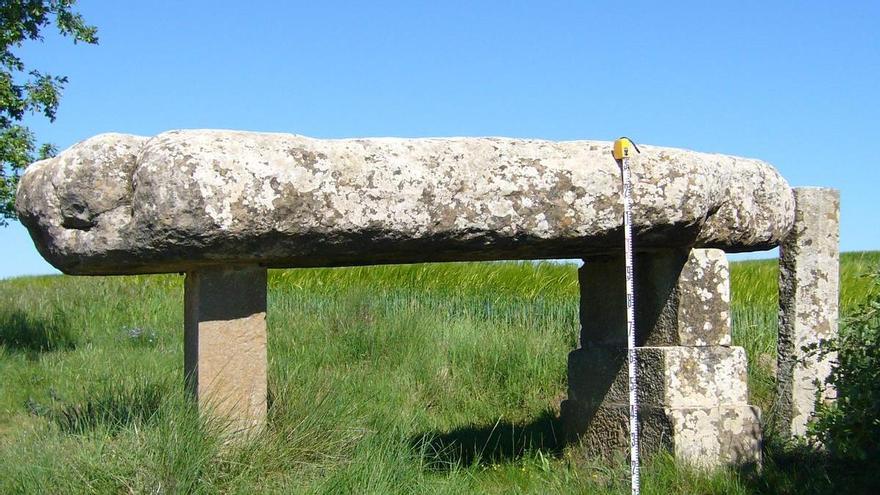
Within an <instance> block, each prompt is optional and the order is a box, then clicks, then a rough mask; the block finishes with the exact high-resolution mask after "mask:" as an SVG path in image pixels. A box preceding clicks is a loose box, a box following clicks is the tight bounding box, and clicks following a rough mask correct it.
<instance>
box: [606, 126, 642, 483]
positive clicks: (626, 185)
mask: <svg viewBox="0 0 880 495" xmlns="http://www.w3.org/2000/svg"><path fill="white" fill-rule="evenodd" d="M631 150H635V151H636V152H637V153H641V152H640V151H639V148H638V147H637V146H636V143H634V142H632V141H631V140H630V139H629V138H625V137H622V138H620V139H618V140H616V141H614V148H613V150H612V152H611V154H612V155H614V159H615V160H617V163H618V164H619V165H620V175H621V177H622V180H623V239H624V240H623V244H624V246H623V247H624V259H625V262H624V264H625V272H626V358H627V359H626V360H627V367H628V368H629V370H628V371H629V467H630V480H631V487H632V494H633V495H638V494H639V411H638V384H637V383H636V314H635V313H636V311H635V308H636V301H635V290H634V283H633V274H634V272H633V239H632V181H631V177H630V172H629V159H630V156H632V151H631Z"/></svg>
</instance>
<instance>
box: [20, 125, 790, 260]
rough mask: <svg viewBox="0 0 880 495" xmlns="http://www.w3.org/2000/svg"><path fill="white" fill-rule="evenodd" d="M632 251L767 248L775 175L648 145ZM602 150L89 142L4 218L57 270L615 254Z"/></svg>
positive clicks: (477, 142)
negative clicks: (17, 222)
mask: <svg viewBox="0 0 880 495" xmlns="http://www.w3.org/2000/svg"><path fill="white" fill-rule="evenodd" d="M632 171H633V178H634V180H635V186H634V190H633V196H634V200H635V204H636V210H635V212H634V224H635V225H634V227H635V233H636V245H637V248H638V249H642V250H647V249H653V248H660V247H681V246H697V247H718V248H722V249H725V250H727V251H750V250H761V249H769V248H772V247H774V246H776V245H777V244H778V243H779V241H780V239H782V238H783V237H785V235H786V234H787V233H788V231H789V229H790V228H791V225H792V222H793V218H794V213H793V212H794V200H793V196H792V192H791V189H790V188H789V186H788V184H787V183H786V181H785V180H784V179H783V178H782V177H781V176H780V175H779V174H778V173H777V172H776V170H774V169H773V168H772V167H771V166H769V165H768V164H766V163H763V162H761V161H758V160H751V159H744V158H735V157H731V156H724V155H714V154H705V153H696V152H691V151H684V150H678V149H670V148H659V147H652V146H644V147H642V154H641V155H638V156H637V157H636V158H635V159H634V160H633V163H632ZM619 176H620V174H619V169H618V167H617V165H616V164H615V162H614V161H613V159H611V155H610V143H607V142H596V141H571V142H551V141H538V140H522V139H506V138H450V139H391V138H387V139H347V140H317V139H310V138H307V137H302V136H296V135H288V134H262V133H250V132H234V131H206V130H193V131H171V132H166V133H163V134H160V135H158V136H155V137H152V138H147V137H139V136H129V135H121V134H104V135H99V136H96V137H94V138H91V139H89V140H86V141H84V142H82V143H79V144H77V145H75V146H73V147H71V148H70V149H68V150H66V151H65V152H63V153H61V154H60V155H59V156H57V157H55V158H52V159H49V160H45V161H41V162H37V163H35V164H33V165H31V166H30V167H29V168H28V170H27V171H26V172H25V174H24V176H23V177H22V180H21V183H20V186H19V190H18V197H17V209H18V213H19V216H20V218H21V220H22V222H23V223H24V224H25V225H26V226H27V228H28V229H29V230H30V232H31V236H32V237H33V239H34V240H35V242H36V244H37V247H38V249H39V250H40V252H41V253H42V254H43V256H44V257H45V258H46V259H47V260H49V262H51V263H52V264H53V265H55V266H56V267H58V268H59V269H60V270H62V271H64V272H66V273H71V274H125V273H155V272H171V271H183V270H191V269H194V268H196V267H199V266H208V265H216V264H242V265H245V264H261V265H264V266H269V267H297V266H322V265H324V266H333V265H354V264H372V263H395V262H396V263H404V262H421V261H453V260H487V259H529V258H576V257H583V256H584V255H587V254H591V253H606V252H611V251H616V250H617V249H619V246H620V245H621V244H622V242H621V241H622V229H621V224H622V207H621V204H620V203H621V202H620V192H621V186H620V178H619Z"/></svg>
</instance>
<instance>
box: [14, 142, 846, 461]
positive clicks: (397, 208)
mask: <svg viewBox="0 0 880 495" xmlns="http://www.w3.org/2000/svg"><path fill="white" fill-rule="evenodd" d="M640 148H641V154H639V155H636V156H635V157H634V158H633V159H632V160H631V168H632V176H633V182H634V186H633V198H634V211H633V226H634V236H635V249H636V265H635V284H636V308H637V315H636V329H637V345H638V350H637V356H638V380H639V385H640V395H641V397H640V421H641V424H642V426H641V432H642V433H641V434H642V448H643V450H644V451H645V452H653V451H657V450H660V449H665V450H669V451H671V452H673V454H674V455H675V456H676V457H677V458H679V459H683V460H685V461H687V462H691V463H693V464H697V465H701V466H715V465H723V464H757V463H759V462H760V456H761V439H762V433H761V432H762V429H761V427H762V425H761V418H760V411H759V410H758V409H757V408H756V407H755V406H752V405H750V404H749V402H748V389H747V377H746V368H747V366H746V354H745V351H744V350H743V348H741V347H736V346H733V345H732V342H731V311H730V288H729V284H730V276H729V269H728V262H727V258H726V255H725V253H728V252H743V251H757V250H767V249H771V248H774V247H776V246H779V245H783V249H782V253H783V254H782V257H783V261H782V262H781V263H780V266H781V267H782V270H781V275H780V280H781V281H782V284H781V291H780V294H781V297H780V306H781V308H782V311H781V325H780V356H779V370H780V371H779V373H780V385H779V395H780V397H781V401H782V402H783V403H784V404H782V405H783V406H784V408H785V409H786V410H785V411H783V413H781V414H780V417H782V418H783V420H782V423H783V424H782V429H783V430H784V431H786V432H788V433H790V434H802V433H803V425H804V424H805V423H806V421H807V420H808V419H809V415H810V413H811V411H812V404H813V402H812V400H813V398H814V397H815V395H816V386H815V384H814V380H815V379H817V378H819V379H822V378H824V376H825V375H827V372H828V369H829V368H828V366H829V364H828V362H827V361H819V360H818V358H813V361H814V362H806V363H804V360H803V359H802V356H801V354H802V353H801V348H802V347H803V346H804V345H806V344H809V343H810V342H815V341H816V340H817V339H819V338H822V337H827V336H830V335H833V333H834V332H836V327H837V215H838V207H839V206H838V198H837V193H836V191H833V190H829V189H818V188H809V189H796V190H793V189H792V188H791V187H790V186H789V185H788V183H787V182H786V181H785V179H784V178H783V177H782V176H781V175H780V174H779V173H778V172H777V171H776V170H775V169H774V168H773V167H772V166H770V165H768V164H767V163H764V162H762V161H759V160H754V159H745V158H738V157H732V156H725V155H719V154H707V153H697V152H693V151H685V150H680V149H673V148H663V147H655V146H641V147H640ZM621 192H622V188H621V180H620V169H619V167H618V165H617V163H616V162H615V161H614V160H613V158H612V156H611V143H609V142H601V141H568V142H554V141H543V140H532V139H508V138H442V139H441V138H438V139H397V138H378V139H340V140H322V139H312V138H308V137H304V136H299V135H291V134H270V133H254V132H237V131H223V130H184V131H170V132H165V133H162V134H159V135H157V136H154V137H142V136H132V135H125V134H102V135H99V136H95V137H93V138H91V139H88V140H86V141H83V142H81V143H79V144H76V145H74V146H72V147H71V148H69V149H67V150H66V151H64V152H63V153H61V154H59V155H58V156H56V157H54V158H50V159H48V160H43V161H39V162H37V163H34V164H32V165H31V166H30V167H29V168H28V169H27V170H26V172H25V173H24V174H23V176H22V177H21V181H20V185H19V188H18V193H17V200H16V208H17V212H18V215H19V218H20V219H21V222H22V223H23V224H24V225H25V226H26V227H27V228H28V230H29V232H30V234H31V236H32V238H33V240H34V243H35V244H36V247H37V249H38V250H39V252H40V253H41V254H42V255H43V257H45V258H46V259H47V260H48V261H49V262H50V263H51V264H52V265H54V266H55V267H57V268H58V269H59V270H61V271H62V272H64V273H67V274H70V275H127V274H142V273H169V272H174V273H176V272H182V273H185V274H186V281H185V297H184V299H185V301H184V315H185V325H184V336H185V338H184V349H185V352H184V354H185V363H184V364H185V367H184V370H185V374H186V384H187V387H188V389H189V390H190V391H191V392H192V394H193V395H194V396H195V397H196V398H197V400H198V402H199V405H200V407H202V408H203V409H204V410H205V411H210V412H211V414H214V415H217V416H220V417H223V418H226V419H228V420H229V421H230V424H231V425H232V426H233V427H234V428H235V429H236V430H242V431H247V430H254V429H259V428H260V426H261V425H262V424H263V423H264V422H265V418H266V407H267V406H266V395H267V390H266V368H267V358H266V270H267V269H268V268H295V267H319V266H323V267H330V266H352V265H369V264H383V263H421V262H441V261H478V260H511V259H516V260H528V259H572V258H579V259H583V260H584V264H583V267H582V268H580V271H579V281H580V287H581V305H580V308H581V309H580V320H581V329H580V338H579V344H578V348H577V349H575V350H573V351H572V352H571V353H570V354H569V356H568V398H567V399H566V400H565V401H563V403H562V405H561V414H562V421H563V424H564V426H565V436H566V438H567V439H568V440H569V442H570V443H571V445H572V446H573V448H577V449H580V450H579V452H583V455H604V454H608V453H612V452H616V451H619V450H622V449H626V448H627V446H628V406H627V404H628V402H627V400H628V398H627V388H626V387H627V380H626V359H625V357H626V324H625V298H624V265H623V230H622V223H623V211H622V202H621ZM560 358H561V357H560ZM799 363H800V364H799ZM831 393H833V392H829V394H831ZM807 396H809V397H807Z"/></svg>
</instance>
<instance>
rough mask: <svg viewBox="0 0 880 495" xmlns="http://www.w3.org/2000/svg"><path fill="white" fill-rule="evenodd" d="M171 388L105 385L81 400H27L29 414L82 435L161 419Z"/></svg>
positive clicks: (112, 430)
mask: <svg viewBox="0 0 880 495" xmlns="http://www.w3.org/2000/svg"><path fill="white" fill-rule="evenodd" d="M170 393H171V392H170V389H169V387H168V385H167V384H166V383H162V382H159V383H146V382H144V383H136V384H133V385H132V384H128V385H125V384H116V385H112V386H104V387H101V388H99V389H98V390H95V391H92V392H91V393H89V394H86V397H85V398H83V399H81V400H76V401H67V400H64V399H62V398H58V397H57V396H56V395H55V394H54V393H53V394H51V395H52V396H53V397H52V402H51V403H50V404H48V405H46V404H40V403H38V402H36V401H35V400H33V399H29V400H28V403H27V408H28V410H29V411H30V412H31V414H34V415H37V416H41V417H45V418H46V419H48V420H49V421H51V422H52V423H55V425H57V426H58V428H59V429H61V431H63V432H65V433H75V434H82V433H86V432H89V431H92V430H96V429H99V428H103V429H106V430H108V431H111V432H114V431H118V430H121V429H123V428H125V427H127V426H131V425H139V426H144V425H148V424H153V423H155V422H156V421H159V420H161V419H162V418H161V416H162V412H163V407H162V406H163V404H164V403H165V401H166V400H167V398H168V396H169V394H170Z"/></svg>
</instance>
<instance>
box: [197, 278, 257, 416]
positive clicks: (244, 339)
mask: <svg viewBox="0 0 880 495" xmlns="http://www.w3.org/2000/svg"><path fill="white" fill-rule="evenodd" d="M184 299H185V304H184V307H185V309H184V311H185V318H184V320H185V322H184V326H185V338H184V371H185V373H186V381H187V388H188V390H189V391H190V392H191V393H192V394H193V395H194V396H195V397H196V398H197V400H198V404H199V408H200V409H202V410H204V411H207V412H209V413H211V414H214V415H215V417H216V418H218V419H219V420H221V421H224V422H228V425H227V428H226V429H227V431H228V432H232V433H234V432H240V431H248V430H253V429H254V428H259V427H260V426H261V425H262V424H263V423H264V422H265V418H266V394H267V390H266V388H267V375H266V269H265V268H256V267H244V268H242V267H234V268H210V269H202V270H198V271H193V272H189V273H187V275H186V282H185V285H184Z"/></svg>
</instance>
